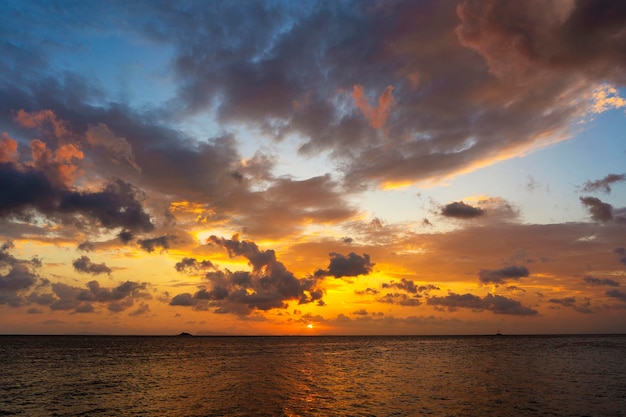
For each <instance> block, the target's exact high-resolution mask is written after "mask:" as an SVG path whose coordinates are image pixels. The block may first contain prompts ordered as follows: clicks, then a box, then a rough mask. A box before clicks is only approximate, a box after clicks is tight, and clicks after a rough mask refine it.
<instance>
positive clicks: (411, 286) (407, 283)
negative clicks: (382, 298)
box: [381, 278, 439, 294]
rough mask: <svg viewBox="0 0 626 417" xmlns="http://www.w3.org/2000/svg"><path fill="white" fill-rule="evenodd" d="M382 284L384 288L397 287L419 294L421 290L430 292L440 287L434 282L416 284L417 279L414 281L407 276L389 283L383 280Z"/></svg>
mask: <svg viewBox="0 0 626 417" xmlns="http://www.w3.org/2000/svg"><path fill="white" fill-rule="evenodd" d="M381 286H382V287H383V288H397V289H399V290H402V291H406V292H408V293H411V294H417V293H421V292H428V291H431V290H438V289H439V287H437V286H435V285H432V284H428V285H420V286H417V285H415V281H412V280H409V279H406V278H401V279H400V282H396V281H391V282H388V283H387V282H383V283H382V285H381Z"/></svg>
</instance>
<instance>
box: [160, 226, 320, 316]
mask: <svg viewBox="0 0 626 417" xmlns="http://www.w3.org/2000/svg"><path fill="white" fill-rule="evenodd" d="M209 242H210V243H211V244H214V245H217V246H220V247H223V248H224V249H226V250H227V251H228V254H229V256H231V257H235V256H243V257H245V258H246V259H248V261H249V264H250V266H251V267H252V270H251V271H234V272H232V271H230V270H228V269H225V270H220V269H218V268H217V267H216V266H214V269H215V270H214V271H209V272H207V273H206V275H205V278H206V279H207V281H208V282H209V283H210V284H211V287H210V288H209V289H207V288H200V290H199V291H197V292H196V293H195V294H193V295H192V294H190V293H183V294H178V295H176V296H175V297H173V298H172V300H171V301H170V304H171V305H183V306H192V307H194V308H196V309H207V308H209V307H212V308H214V310H215V312H217V313H233V314H238V315H248V314H250V313H251V312H252V311H254V310H262V311H266V310H271V309H284V308H286V307H287V306H288V304H287V301H290V300H292V301H298V303H299V304H308V303H312V302H316V303H318V304H323V301H322V296H323V291H322V290H321V289H320V288H318V287H317V280H316V279H313V278H301V279H298V278H296V277H295V276H294V275H293V273H291V272H290V271H288V270H287V268H286V267H285V265H283V263H282V262H279V261H278V260H277V259H276V254H275V252H274V251H273V250H271V249H268V250H260V249H259V248H258V246H257V245H256V244H255V243H254V242H252V241H248V240H240V239H239V237H238V236H233V238H232V239H225V238H220V237H217V236H211V237H210V238H209ZM186 263H188V264H192V263H193V262H191V261H187V262H186ZM183 266H184V265H181V267H183ZM182 269H183V270H184V269H185V268H182Z"/></svg>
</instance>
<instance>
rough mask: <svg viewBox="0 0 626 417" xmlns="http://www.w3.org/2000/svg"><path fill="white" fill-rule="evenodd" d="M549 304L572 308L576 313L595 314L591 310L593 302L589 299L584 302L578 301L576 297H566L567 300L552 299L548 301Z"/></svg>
mask: <svg viewBox="0 0 626 417" xmlns="http://www.w3.org/2000/svg"><path fill="white" fill-rule="evenodd" d="M548 302H549V303H553V304H558V305H561V306H563V307H571V308H573V309H574V310H575V311H578V312H579V313H583V314H589V313H593V311H592V310H591V308H590V306H591V302H590V300H589V299H588V298H586V299H585V300H584V301H582V302H581V301H580V300H578V299H577V298H576V297H565V298H551V299H549V300H548Z"/></svg>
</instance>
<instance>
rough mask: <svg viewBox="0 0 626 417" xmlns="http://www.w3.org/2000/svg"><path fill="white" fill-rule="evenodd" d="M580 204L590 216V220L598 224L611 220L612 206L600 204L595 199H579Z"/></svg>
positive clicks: (598, 200)
mask: <svg viewBox="0 0 626 417" xmlns="http://www.w3.org/2000/svg"><path fill="white" fill-rule="evenodd" d="M580 202H581V203H583V205H584V206H585V208H586V209H587V210H588V211H589V213H590V214H591V218H592V219H593V220H595V221H598V222H602V223H605V222H608V221H610V220H613V206H612V205H610V204H608V203H604V202H602V200H600V199H599V198H596V197H580Z"/></svg>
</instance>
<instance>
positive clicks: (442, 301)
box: [427, 292, 537, 316]
mask: <svg viewBox="0 0 626 417" xmlns="http://www.w3.org/2000/svg"><path fill="white" fill-rule="evenodd" d="M427 304H429V305H433V306H440V307H445V308H447V309H448V310H451V311H453V310H455V309H457V308H470V309H472V310H475V311H483V310H488V311H492V312H493V313H495V314H511V315H519V316H532V315H536V314H537V311H536V310H534V309H532V308H530V307H526V306H524V305H522V303H520V302H519V301H516V300H513V299H511V298H507V297H503V296H501V295H492V294H487V295H486V296H484V297H482V298H481V297H479V296H476V295H473V294H469V293H466V294H455V293H452V292H451V293H450V294H449V295H447V296H444V297H437V296H435V297H429V298H428V300H427Z"/></svg>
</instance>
